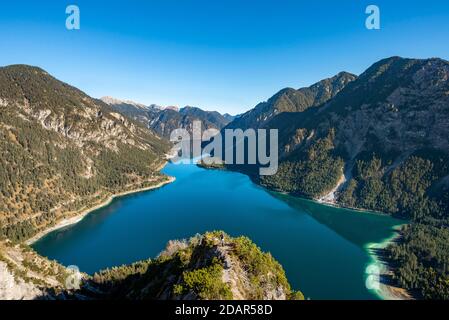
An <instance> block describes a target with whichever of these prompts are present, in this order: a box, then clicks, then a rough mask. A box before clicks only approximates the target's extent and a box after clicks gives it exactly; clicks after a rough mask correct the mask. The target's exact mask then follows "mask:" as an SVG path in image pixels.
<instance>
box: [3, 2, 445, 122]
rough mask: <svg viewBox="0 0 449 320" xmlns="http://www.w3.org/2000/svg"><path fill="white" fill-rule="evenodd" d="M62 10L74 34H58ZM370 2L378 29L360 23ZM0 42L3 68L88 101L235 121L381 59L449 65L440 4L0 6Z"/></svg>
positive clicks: (62, 24)
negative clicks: (43, 77)
mask: <svg viewBox="0 0 449 320" xmlns="http://www.w3.org/2000/svg"><path fill="white" fill-rule="evenodd" d="M69 4H76V5H78V6H79V8H80V10H81V30H79V31H68V30H67V29H66V28H65V19H66V14H65V8H66V7H67V5H69ZM369 4H376V5H378V6H379V7H380V10H381V30H378V31H374V30H367V29H366V28H365V19H366V17H367V15H366V14H365V8H366V7H367V6H368V5H369ZM0 39H1V42H0V43H1V45H0V65H9V64H18V63H20V64H31V65H36V66H40V67H42V68H44V69H46V70H47V71H48V72H49V73H51V74H53V75H54V76H56V77H57V78H59V79H61V80H63V81H65V82H68V83H70V84H72V85H74V86H76V87H78V88H80V89H82V90H83V91H85V92H86V93H88V94H89V95H91V96H94V97H101V96H105V95H110V96H114V97H118V98H123V99H131V100H136V101H138V102H142V103H146V104H151V103H156V104H160V105H179V106H184V105H193V106H198V107H201V108H204V109H206V110H218V111H221V112H229V113H233V114H237V113H240V112H243V111H246V110H248V109H250V108H252V107H254V106H255V105H256V104H257V103H258V102H260V101H264V100H266V99H268V98H269V97H270V96H271V95H273V94H274V93H276V92H277V91H278V90H280V89H282V88H284V87H293V88H299V87H303V86H308V85H310V84H312V83H314V82H316V81H319V80H321V79H323V78H326V77H330V76H332V75H334V74H336V73H338V72H339V71H343V70H345V71H349V72H353V73H356V74H359V73H361V72H363V71H364V70H365V69H366V68H367V67H369V66H370V65H371V64H372V63H374V62H376V61H377V60H380V59H382V58H385V57H389V56H393V55H400V56H405V57H416V58H427V57H441V58H444V59H449V2H448V1H443V0H415V1H413V0H409V1H406V0H394V1H391V0H388V1H385V0H371V1H364V0H334V1H330V0H328V1H326V0H315V1H301V0H296V1H283V0H277V1H263V0H258V1H254V0H208V1H203V0H196V1H195V0H177V1H175V0H160V1H152V0H147V1H133V0H128V1H103V0H102V1H94V0H89V1H86V0H80V1H77V0H72V1H71V2H67V1H61V0H55V1H53V0H51V1H50V0H47V1H21V0H17V1H8V2H7V1H1V4H0Z"/></svg>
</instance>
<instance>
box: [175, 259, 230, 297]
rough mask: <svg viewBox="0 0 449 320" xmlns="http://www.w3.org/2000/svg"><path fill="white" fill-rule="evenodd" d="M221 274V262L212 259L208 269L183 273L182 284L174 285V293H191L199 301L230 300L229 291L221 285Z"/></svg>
mask: <svg viewBox="0 0 449 320" xmlns="http://www.w3.org/2000/svg"><path fill="white" fill-rule="evenodd" d="M222 274H223V265H222V262H221V261H220V260H218V259H217V258H213V259H212V263H211V265H210V266H208V267H205V268H201V269H196V270H193V271H185V272H183V274H182V283H183V284H178V285H175V287H174V293H175V294H178V295H182V294H184V293H186V292H193V293H194V294H195V295H196V296H198V298H199V299H201V300H232V293H231V290H230V288H229V285H227V284H225V283H223V281H222V278H221V277H222Z"/></svg>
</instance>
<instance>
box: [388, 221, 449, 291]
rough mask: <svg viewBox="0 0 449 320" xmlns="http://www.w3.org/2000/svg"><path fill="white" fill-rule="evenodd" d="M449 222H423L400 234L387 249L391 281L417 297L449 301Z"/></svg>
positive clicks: (407, 228) (405, 229) (409, 227)
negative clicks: (391, 270)
mask: <svg viewBox="0 0 449 320" xmlns="http://www.w3.org/2000/svg"><path fill="white" fill-rule="evenodd" d="M448 226H449V220H435V219H426V220H425V221H422V222H421V223H416V224H412V225H410V226H407V227H405V228H404V229H403V230H402V240H401V241H400V242H398V243H395V244H392V245H390V246H389V247H388V248H387V253H388V258H389V259H390V260H391V261H392V264H393V266H394V278H395V279H396V280H397V281H398V283H399V284H400V285H401V287H403V288H406V289H408V290H411V291H412V292H414V293H416V294H417V295H418V296H419V297H421V298H424V299H433V300H449V229H448Z"/></svg>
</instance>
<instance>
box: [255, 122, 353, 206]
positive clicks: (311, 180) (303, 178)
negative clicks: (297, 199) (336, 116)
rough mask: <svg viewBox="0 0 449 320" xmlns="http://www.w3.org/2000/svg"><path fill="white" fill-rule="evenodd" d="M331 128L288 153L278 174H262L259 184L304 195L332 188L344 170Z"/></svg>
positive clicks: (317, 194) (311, 196) (315, 194)
mask: <svg viewBox="0 0 449 320" xmlns="http://www.w3.org/2000/svg"><path fill="white" fill-rule="evenodd" d="M334 135H335V133H334V131H333V130H330V132H329V134H328V135H327V137H325V138H321V139H318V140H317V141H316V142H315V143H314V144H313V145H311V146H310V148H307V149H302V150H300V152H298V153H294V154H292V155H291V156H289V157H288V158H287V159H286V161H283V162H281V163H280V165H279V170H278V172H277V174H275V175H273V176H264V177H262V178H261V183H262V185H264V186H266V187H267V188H270V189H275V190H279V191H283V192H288V193H291V194H294V195H299V196H304V197H307V198H316V197H319V196H322V195H324V194H325V193H327V192H329V191H330V190H332V189H333V188H334V187H335V185H336V184H337V182H338V181H339V180H340V178H341V176H342V174H343V166H344V162H343V160H342V159H341V158H340V157H338V156H336V155H334V152H333V150H334V143H333V141H334Z"/></svg>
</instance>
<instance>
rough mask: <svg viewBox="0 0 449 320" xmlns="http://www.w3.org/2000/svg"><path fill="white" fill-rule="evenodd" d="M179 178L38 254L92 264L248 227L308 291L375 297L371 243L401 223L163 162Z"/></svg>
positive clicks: (109, 210)
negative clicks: (370, 287)
mask: <svg viewBox="0 0 449 320" xmlns="http://www.w3.org/2000/svg"><path fill="white" fill-rule="evenodd" d="M164 172H165V173H166V174H168V175H171V176H174V177H176V179H177V180H176V181H175V182H174V183H172V184H169V185H167V186H165V187H163V188H161V189H158V190H155V191H149V192H143V193H139V194H135V195H130V196H126V197H123V198H119V199H116V200H114V201H113V203H112V204H111V205H109V206H107V207H105V208H102V209H99V210H97V211H95V212H93V213H92V214H90V215H88V216H87V217H86V218H85V219H84V220H82V221H81V222H80V223H78V224H76V225H74V226H71V227H68V228H65V229H60V230H57V231H54V232H52V233H50V234H49V235H47V236H46V237H44V238H42V239H41V240H40V241H38V242H37V243H35V244H34V246H33V247H34V249H35V250H36V251H37V252H39V253H40V254H42V255H44V256H47V257H49V258H51V259H55V260H57V261H59V262H61V263H62V264H64V265H76V266H78V267H79V268H80V269H81V270H82V271H84V272H87V273H94V272H95V271H98V270H100V269H104V268H107V267H112V266H116V265H122V264H128V263H131V262H134V261H137V260H142V259H147V258H150V257H155V256H157V255H158V253H159V252H160V251H162V250H163V249H164V247H165V245H166V243H167V241H169V240H171V239H182V238H189V237H190V236H193V235H195V234H196V233H203V232H205V231H213V230H224V231H226V232H227V233H229V234H230V235H232V236H240V235H245V236H248V237H249V238H251V239H252V240H253V241H254V242H255V243H256V244H257V245H258V246H260V247H261V248H262V249H263V250H264V251H269V252H271V253H272V255H273V256H274V257H275V258H276V259H277V260H278V261H279V262H280V263H281V264H282V265H283V267H284V269H285V271H286V273H287V277H288V279H289V281H290V283H291V284H292V286H293V288H294V289H300V290H301V291H303V292H304V294H305V296H306V297H308V298H311V299H377V296H376V294H375V293H373V292H371V291H370V290H368V289H367V288H366V286H365V282H366V277H367V276H366V274H365V270H366V268H367V266H368V265H369V264H370V263H371V262H372V259H371V257H370V256H369V254H368V252H367V250H366V249H365V248H366V246H367V245H368V244H369V243H376V242H381V241H382V240H384V239H385V238H388V237H390V236H391V235H392V233H393V231H392V228H393V226H396V225H398V224H400V223H401V222H400V221H398V220H395V219H392V218H389V217H386V216H381V215H376V214H368V213H360V212H355V211H350V210H344V209H337V208H331V207H327V206H322V205H319V204H316V203H314V202H311V201H307V200H303V199H298V198H294V197H290V196H286V195H281V194H276V193H270V192H267V191H266V190H264V189H263V188H261V187H259V186H257V185H255V184H253V183H252V182H251V181H250V179H249V178H248V177H247V176H245V175H242V174H239V173H234V172H226V171H216V170H205V169H201V168H198V167H196V166H195V165H175V164H169V165H168V166H167V167H166V168H165V169H164Z"/></svg>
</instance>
